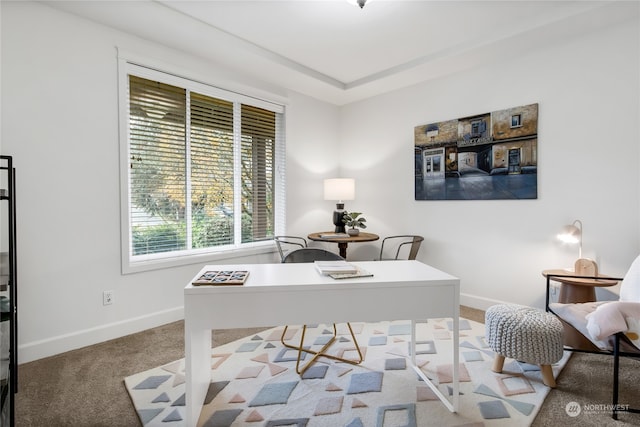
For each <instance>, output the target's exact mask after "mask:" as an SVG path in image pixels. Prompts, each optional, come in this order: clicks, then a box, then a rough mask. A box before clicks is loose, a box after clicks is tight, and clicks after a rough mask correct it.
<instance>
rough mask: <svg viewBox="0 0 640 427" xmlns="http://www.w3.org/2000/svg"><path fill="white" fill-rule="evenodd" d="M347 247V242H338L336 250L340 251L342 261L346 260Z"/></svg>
mask: <svg viewBox="0 0 640 427" xmlns="http://www.w3.org/2000/svg"><path fill="white" fill-rule="evenodd" d="M347 246H349V243H348V242H338V249H339V250H340V256H341V257H342V258H344V259H347Z"/></svg>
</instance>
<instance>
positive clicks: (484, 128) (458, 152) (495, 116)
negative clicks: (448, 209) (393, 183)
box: [414, 104, 538, 200]
mask: <svg viewBox="0 0 640 427" xmlns="http://www.w3.org/2000/svg"><path fill="white" fill-rule="evenodd" d="M414 133H415V147H414V148H415V199H416V200H491V199H536V198H537V197H538V154H537V151H538V150H537V147H538V104H530V105H523V106H520V107H514V108H508V109H505V110H499V111H494V112H491V113H484V114H478V115H474V116H470V117H463V118H459V119H453V120H447V121H443V122H437V123H431V124H427V125H421V126H416V127H415V128H414Z"/></svg>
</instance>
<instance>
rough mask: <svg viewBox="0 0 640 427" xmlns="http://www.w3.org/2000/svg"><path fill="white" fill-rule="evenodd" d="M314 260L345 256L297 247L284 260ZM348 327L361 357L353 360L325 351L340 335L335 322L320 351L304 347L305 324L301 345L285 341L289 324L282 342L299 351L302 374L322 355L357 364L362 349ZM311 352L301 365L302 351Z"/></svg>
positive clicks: (295, 261)
mask: <svg viewBox="0 0 640 427" xmlns="http://www.w3.org/2000/svg"><path fill="white" fill-rule="evenodd" d="M314 261H344V258H342V257H341V256H340V255H338V254H336V253H333V252H329V251H327V250H324V249H319V248H302V249H296V250H294V251H291V252H289V253H288V254H287V255H285V257H284V259H283V261H282V262H285V263H301V262H314ZM347 327H348V328H349V333H350V334H351V338H352V339H353V344H354V346H355V349H356V351H357V352H358V357H359V359H357V360H353V359H344V358H341V357H338V356H334V355H331V354H326V353H325V351H326V350H327V349H328V348H329V347H330V346H331V344H333V342H334V341H335V340H336V338H337V336H338V328H337V327H336V324H335V323H334V324H333V337H332V338H331V339H330V340H329V341H328V342H327V343H326V344H324V346H323V347H322V348H321V349H320V350H318V351H314V350H311V349H310V348H309V347H307V348H305V347H304V336H305V334H306V332H307V325H303V326H302V336H301V337H300V344H299V345H292V344H288V343H287V342H285V339H284V337H285V335H286V333H287V329H288V328H289V326H285V327H284V331H282V336H281V337H280V342H281V343H282V345H284V346H285V347H288V348H292V349H294V350H297V351H298V360H297V362H296V372H297V373H298V374H300V375H302V374H304V372H305V371H306V370H307V369H308V368H309V367H310V366H311V364H312V363H314V362H315V360H316V359H317V358H318V357H320V356H322V357H327V358H329V359H333V360H339V361H341V362H346V363H351V364H353V365H357V364H359V363H360V362H362V360H363V357H362V352H361V351H360V346H359V345H358V341H357V340H356V337H355V335H354V333H353V329H352V328H351V324H350V323H347ZM303 352H305V353H309V354H312V355H313V357H312V358H311V360H310V361H309V362H308V363H307V364H305V365H304V366H302V367H300V360H301V358H302V353H303Z"/></svg>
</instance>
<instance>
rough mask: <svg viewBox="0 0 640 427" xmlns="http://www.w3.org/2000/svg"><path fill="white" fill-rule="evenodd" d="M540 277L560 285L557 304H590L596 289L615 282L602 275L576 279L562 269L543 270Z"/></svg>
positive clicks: (575, 275)
mask: <svg viewBox="0 0 640 427" xmlns="http://www.w3.org/2000/svg"><path fill="white" fill-rule="evenodd" d="M542 275H543V276H544V277H546V278H547V279H548V280H552V281H554V282H559V283H561V286H560V294H559V295H558V302H560V303H563V304H569V303H576V302H590V301H595V300H596V289H595V288H599V287H608V286H613V285H615V284H617V283H618V281H617V280H615V279H612V278H611V277H610V276H605V275H603V274H596V275H594V276H587V275H584V277H578V276H579V275H577V274H576V273H575V272H573V271H567V270H564V269H556V270H544V271H543V272H542Z"/></svg>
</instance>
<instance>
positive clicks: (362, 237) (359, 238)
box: [307, 231, 380, 259]
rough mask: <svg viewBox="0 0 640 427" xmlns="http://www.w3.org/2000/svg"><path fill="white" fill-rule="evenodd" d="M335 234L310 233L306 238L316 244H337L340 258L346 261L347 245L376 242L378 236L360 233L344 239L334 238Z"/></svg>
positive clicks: (325, 232)
mask: <svg viewBox="0 0 640 427" xmlns="http://www.w3.org/2000/svg"><path fill="white" fill-rule="evenodd" d="M335 234H336V233H335V232H333V231H321V232H319V233H311V234H309V235H308V236H307V238H308V239H309V240H315V241H316V242H331V243H337V244H338V249H339V250H340V256H341V257H342V258H344V259H347V247H348V246H349V243H358V242H373V241H374V240H378V239H379V238H380V236H378V235H377V234H373V233H364V232H362V231H361V232H360V233H358V235H356V236H349V235H347V236H344V237H335V236H333V235H335Z"/></svg>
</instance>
